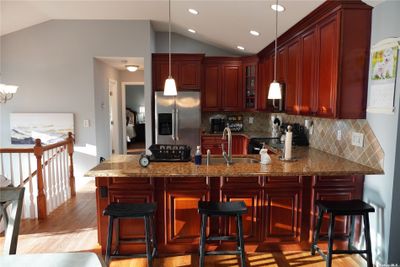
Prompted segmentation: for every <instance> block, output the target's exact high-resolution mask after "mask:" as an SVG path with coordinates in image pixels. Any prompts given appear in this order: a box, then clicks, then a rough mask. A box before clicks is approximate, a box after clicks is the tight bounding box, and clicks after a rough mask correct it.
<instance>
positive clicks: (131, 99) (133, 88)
mask: <svg viewBox="0 0 400 267" xmlns="http://www.w3.org/2000/svg"><path fill="white" fill-rule="evenodd" d="M140 106H144V86H143V85H127V86H126V107H128V108H130V109H132V110H134V111H136V112H138V113H139V107H140Z"/></svg>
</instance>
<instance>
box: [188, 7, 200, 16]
mask: <svg viewBox="0 0 400 267" xmlns="http://www.w3.org/2000/svg"><path fill="white" fill-rule="evenodd" d="M188 11H189V12H190V13H192V14H193V15H198V14H199V11H197V10H196V9H193V8H189V9H188Z"/></svg>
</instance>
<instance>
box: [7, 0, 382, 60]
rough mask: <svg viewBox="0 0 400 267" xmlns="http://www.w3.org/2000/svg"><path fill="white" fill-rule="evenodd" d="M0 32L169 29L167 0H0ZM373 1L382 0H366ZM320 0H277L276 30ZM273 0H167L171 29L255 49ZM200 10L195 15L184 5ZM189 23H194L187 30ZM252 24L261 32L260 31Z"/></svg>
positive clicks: (266, 39)
mask: <svg viewBox="0 0 400 267" xmlns="http://www.w3.org/2000/svg"><path fill="white" fill-rule="evenodd" d="M0 1H1V2H0V8H1V17H0V23H1V24H0V33H1V35H5V34H8V33H11V32H14V31H18V30H21V29H24V28H27V27H30V26H32V25H35V24H39V23H42V22H45V21H48V20H52V19H88V20H91V19H104V20H111V19H115V20H127V19H135V20H151V21H152V25H153V27H154V30H155V31H168V0H147V1H143V0H141V1H140V0H122V1H110V0H108V1H107V0H86V1H76V0H46V1H36V0H25V1H19V0H0ZM364 1H365V2H367V3H368V4H371V5H374V6H375V5H377V4H378V3H379V2H381V1H383V0H364ZM322 2H324V0H281V1H279V3H280V4H282V5H283V6H285V8H286V10H285V12H283V13H279V29H278V32H279V33H283V32H285V31H286V30H287V29H289V28H290V27H291V26H293V25H294V24H295V23H296V22H298V21H299V20H300V19H302V18H303V17H304V16H306V15H307V14H308V13H310V12H311V11H312V10H314V9H315V8H316V7H317V6H319V5H320V4H321V3H322ZM272 3H275V1H274V0H171V13H172V24H173V26H172V31H173V32H177V33H180V34H182V35H185V36H188V37H190V38H193V39H197V40H200V41H202V42H206V43H209V44H212V45H215V46H217V47H220V48H224V49H227V50H231V51H235V52H237V49H236V46H237V45H241V46H243V47H245V51H243V53H257V52H259V51H260V50H261V49H262V48H264V47H265V46H266V45H267V44H269V43H270V42H271V41H273V39H274V35H275V27H274V26H275V16H274V11H273V10H272V9H271V8H270V5H271V4H272ZM188 8H195V9H196V10H198V11H199V12H200V14H199V15H197V16H194V15H192V14H190V13H189V12H188V11H187V10H188ZM188 28H192V29H195V30H196V31H197V34H191V33H189V32H188V31H187V29H188ZM250 30H256V31H258V32H260V33H261V35H260V36H259V37H254V36H252V35H250V34H249V31H250Z"/></svg>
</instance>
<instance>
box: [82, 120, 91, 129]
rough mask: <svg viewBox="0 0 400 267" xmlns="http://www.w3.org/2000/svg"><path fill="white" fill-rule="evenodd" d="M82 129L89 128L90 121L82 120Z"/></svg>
mask: <svg viewBox="0 0 400 267" xmlns="http://www.w3.org/2000/svg"><path fill="white" fill-rule="evenodd" d="M83 127H84V128H89V127H90V121H89V120H83Z"/></svg>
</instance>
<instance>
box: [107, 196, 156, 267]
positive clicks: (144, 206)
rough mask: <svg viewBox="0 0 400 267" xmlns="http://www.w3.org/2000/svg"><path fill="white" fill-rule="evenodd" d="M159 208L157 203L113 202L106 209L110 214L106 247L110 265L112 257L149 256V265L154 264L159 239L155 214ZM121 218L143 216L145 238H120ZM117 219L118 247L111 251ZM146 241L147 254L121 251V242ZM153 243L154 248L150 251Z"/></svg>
mask: <svg viewBox="0 0 400 267" xmlns="http://www.w3.org/2000/svg"><path fill="white" fill-rule="evenodd" d="M156 209H157V204H156V203H111V204H110V205H108V206H107V207H106V208H105V209H104V211H103V215H108V216H110V218H109V223H108V237H107V248H106V259H105V260H106V264H107V266H108V265H109V262H110V258H112V257H147V265H148V266H149V267H150V266H152V265H153V264H152V261H153V257H154V256H155V255H156V254H157V240H156V232H155V231H156V228H155V222H154V221H155V220H154V214H155V212H156ZM120 218H143V219H144V225H145V238H120V237H119V221H118V220H119V219H120ZM114 219H117V227H116V235H117V236H116V243H117V248H116V249H115V251H114V252H113V253H111V245H112V235H113V223H114ZM140 242H144V243H146V253H145V254H124V255H121V254H120V253H119V244H120V243H140ZM151 245H152V246H153V250H152V251H150V248H151Z"/></svg>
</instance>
